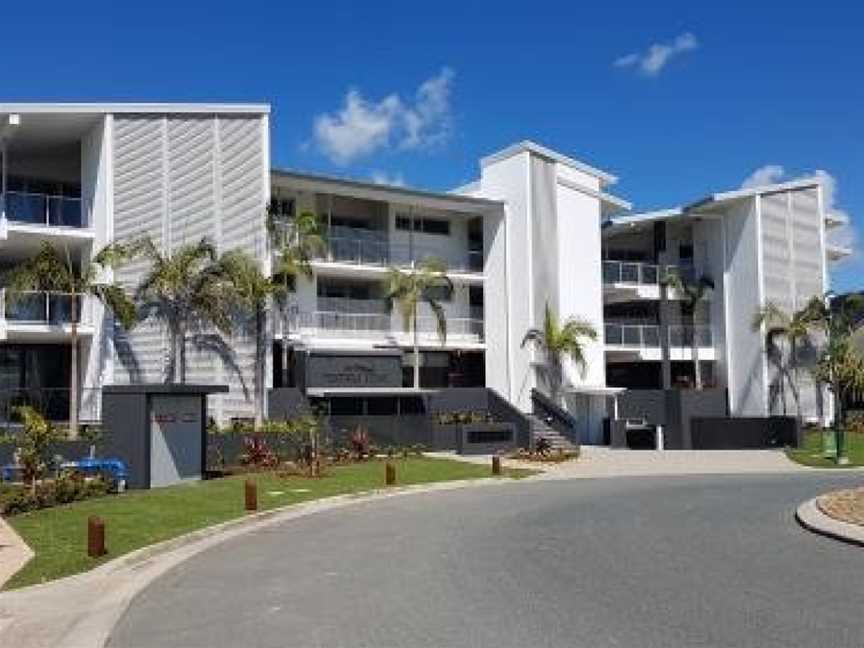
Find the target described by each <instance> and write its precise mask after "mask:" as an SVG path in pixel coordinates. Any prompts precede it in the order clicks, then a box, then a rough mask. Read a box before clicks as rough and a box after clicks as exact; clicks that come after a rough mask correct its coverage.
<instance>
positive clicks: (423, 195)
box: [270, 168, 504, 209]
mask: <svg viewBox="0 0 864 648" xmlns="http://www.w3.org/2000/svg"><path fill="white" fill-rule="evenodd" d="M270 175H271V176H272V177H275V178H277V179H278V178H285V179H289V180H291V179H293V180H301V181H304V182H311V183H319V184H326V185H333V186H336V187H344V188H345V189H351V190H357V189H359V190H362V191H366V192H369V193H386V194H391V195H393V196H403V197H406V198H416V199H426V200H435V201H444V202H445V203H447V204H451V205H454V206H456V205H462V206H466V205H470V206H473V207H482V208H486V209H490V208H494V209H500V208H502V207H503V206H504V202H503V201H500V200H491V199H489V198H475V197H474V196H462V195H458V194H452V193H449V192H446V191H429V190H426V189H412V188H410V187H400V186H396V185H388V184H382V183H378V182H372V181H371V180H357V179H354V178H342V177H338V176H332V175H325V174H317V173H307V172H303V171H294V170H291V169H278V168H273V169H271V170H270Z"/></svg>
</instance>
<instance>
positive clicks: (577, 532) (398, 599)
mask: <svg viewBox="0 0 864 648" xmlns="http://www.w3.org/2000/svg"><path fill="white" fill-rule="evenodd" d="M860 480H861V478H860V477H854V476H849V475H846V476H834V475H832V476H827V477H826V476H820V475H818V474H806V475H800V474H795V475H770V476H769V475H765V476H740V475H739V476H735V477H720V476H710V477H667V478H657V477H653V478H626V479H625V478H621V479H602V480H573V481H548V482H533V483H521V484H506V485H502V486H500V487H491V488H482V489H473V490H472V489H469V490H463V491H454V492H447V493H438V494H432V495H416V496H408V497H400V498H394V499H392V500H388V501H384V502H376V503H374V504H369V505H361V506H357V507H356V508H351V509H343V510H338V511H333V512H328V513H322V514H319V515H315V516H311V517H308V518H306V519H303V520H297V521H293V522H290V523H286V524H284V525H281V526H278V527H273V528H271V529H269V530H266V531H262V532H258V533H255V534H254V535H249V536H246V537H244V538H242V539H239V540H236V541H231V542H229V543H226V544H224V545H221V546H219V547H217V548H215V549H212V550H209V551H207V552H205V553H203V554H201V555H199V556H197V557H196V558H193V559H192V560H190V561H188V562H187V563H185V564H183V565H182V566H181V567H179V568H178V569H176V570H174V571H172V572H169V573H168V574H166V575H165V576H163V577H162V578H161V579H159V580H157V581H156V582H154V583H153V584H152V585H151V586H150V587H149V588H148V589H146V590H145V591H144V592H142V593H141V595H139V597H138V598H137V599H136V600H135V601H134V602H133V605H132V607H131V608H130V610H129V611H128V612H127V614H126V615H125V616H124V617H123V618H122V619H121V621H120V623H119V624H118V626H117V627H116V629H115V632H114V634H113V637H112V640H111V644H110V645H111V646H112V647H113V648H119V647H123V648H132V647H141V646H148V647H149V646H160V647H164V646H183V647H184V648H192V647H198V646H201V647H204V646H207V647H208V648H209V647H219V646H244V647H253V646H255V647H258V646H261V647H270V646H273V647H274V648H275V647H279V648H285V647H289V646H303V647H312V646H346V647H347V646H350V647H352V648H354V647H363V646H394V647H395V646H399V647H406V648H407V647H414V646H429V647H433V646H434V647H436V648H438V647H443V646H495V647H496V648H497V647H509V646H520V647H526V646H527V647H540V646H567V647H571V646H586V647H590V648H603V647H606V646H610V647H611V646H614V647H616V648H620V647H638V648H653V647H657V648H669V647H673V646H682V647H686V648H703V647H708V646H711V647H715V646H724V647H726V646H728V647H735V648H742V647H746V646H754V647H755V646H759V647H760V648H768V647H777V648H780V647H783V648H789V647H792V646H807V647H808V648H809V647H814V646H820V648H828V647H832V646H844V647H846V646H848V647H850V648H851V647H854V648H861V646H864V614H862V601H864V578H862V575H864V550H862V549H860V548H857V547H852V546H848V545H843V544H840V543H836V542H834V541H831V540H828V539H825V538H821V537H819V536H814V535H811V534H809V533H807V532H805V531H803V530H801V529H800V528H799V527H798V526H797V524H796V523H795V522H794V520H793V518H792V510H793V508H794V507H795V505H796V504H797V503H798V502H800V501H802V500H804V499H807V498H809V497H812V496H813V495H815V494H817V493H819V492H821V491H823V490H826V489H828V488H830V487H832V486H840V485H847V484H850V483H853V482H856V481H857V482H860Z"/></svg>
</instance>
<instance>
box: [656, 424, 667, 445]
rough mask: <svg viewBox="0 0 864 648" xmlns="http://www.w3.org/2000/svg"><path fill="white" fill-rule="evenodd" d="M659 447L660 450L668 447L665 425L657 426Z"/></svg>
mask: <svg viewBox="0 0 864 648" xmlns="http://www.w3.org/2000/svg"><path fill="white" fill-rule="evenodd" d="M657 449H658V450H665V449H666V444H665V439H664V438H663V426H662V425H658V426H657Z"/></svg>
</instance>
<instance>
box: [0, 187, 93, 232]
mask: <svg viewBox="0 0 864 648" xmlns="http://www.w3.org/2000/svg"><path fill="white" fill-rule="evenodd" d="M2 201H3V212H4V214H5V216H6V219H7V220H8V221H11V222H15V223H25V224H27V225H41V226H44V227H76V228H82V227H86V223H85V222H84V210H83V208H82V201H81V198H70V197H68V196H53V195H50V194H41V193H30V192H24V191H7V192H6V193H5V194H3V196H2Z"/></svg>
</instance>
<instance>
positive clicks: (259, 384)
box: [254, 305, 267, 430]
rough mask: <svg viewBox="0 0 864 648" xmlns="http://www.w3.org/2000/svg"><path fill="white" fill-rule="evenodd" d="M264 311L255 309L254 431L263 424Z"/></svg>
mask: <svg viewBox="0 0 864 648" xmlns="http://www.w3.org/2000/svg"><path fill="white" fill-rule="evenodd" d="M264 318H265V309H264V308H263V307H261V306H260V305H259V306H257V307H256V308H255V386H254V389H255V429H256V430H258V429H260V428H261V426H262V425H263V424H264V375H265V365H266V364H267V362H266V360H265V358H264V355H265V354H264V342H265V339H264V333H265V330H264V329H265V319H264Z"/></svg>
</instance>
